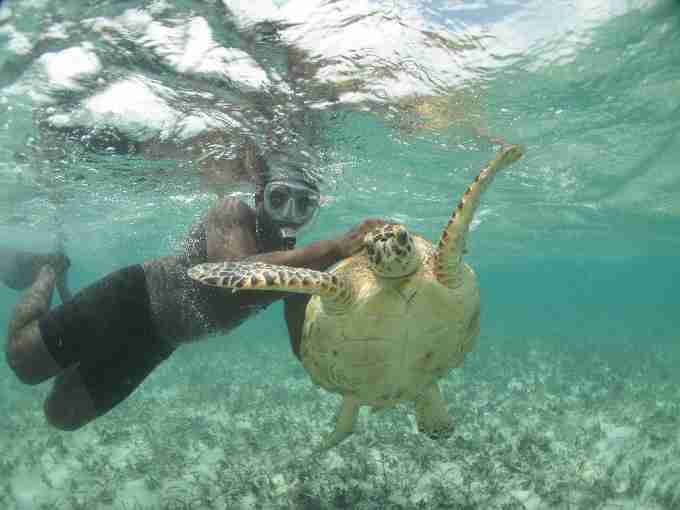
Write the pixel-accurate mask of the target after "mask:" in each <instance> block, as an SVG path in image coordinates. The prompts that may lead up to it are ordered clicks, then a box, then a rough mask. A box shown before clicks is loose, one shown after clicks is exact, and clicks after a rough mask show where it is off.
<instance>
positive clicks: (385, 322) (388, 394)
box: [300, 236, 479, 407]
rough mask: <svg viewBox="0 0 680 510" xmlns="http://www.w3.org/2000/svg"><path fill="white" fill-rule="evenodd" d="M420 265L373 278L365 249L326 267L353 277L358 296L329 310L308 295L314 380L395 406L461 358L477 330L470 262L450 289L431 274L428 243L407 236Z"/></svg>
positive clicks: (306, 348)
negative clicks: (345, 305)
mask: <svg viewBox="0 0 680 510" xmlns="http://www.w3.org/2000/svg"><path fill="white" fill-rule="evenodd" d="M413 237H414V240H415V244H416V249H417V251H418V254H419V256H420V257H421V260H422V261H423V263H422V265H421V267H420V269H419V270H418V271H417V272H416V273H414V274H412V275H409V276H407V277H404V278H394V279H385V278H378V277H376V276H375V275H374V274H373V272H372V271H371V270H370V268H369V264H368V259H367V257H366V256H365V255H363V253H359V254H356V255H354V256H352V257H350V258H348V259H346V260H344V261H342V262H340V263H339V264H338V265H336V266H335V267H333V268H332V269H331V270H330V272H332V273H335V274H339V275H344V276H346V277H349V278H351V280H352V282H353V284H354V285H355V288H356V290H357V300H356V302H355V303H354V304H353V305H352V307H351V308H349V309H347V310H343V312H342V313H339V314H338V313H337V312H336V313H330V312H329V311H327V310H326V309H325V308H324V304H323V301H322V300H321V299H320V298H319V297H318V296H315V297H313V298H312V299H311V300H310V302H309V304H308V305H307V310H306V316H305V324H304V327H303V333H302V341H301V346H300V353H301V358H302V363H303V365H304V367H305V369H306V370H307V372H309V374H310V376H311V378H312V380H313V381H314V382H315V383H316V384H318V385H320V386H322V387H323V388H325V389H326V390H328V391H331V392H334V393H338V394H341V395H352V396H353V397H355V398H357V399H359V401H360V402H361V403H362V404H366V405H371V406H375V407H386V406H391V405H394V404H396V403H398V402H400V401H402V400H412V399H414V398H416V397H417V396H418V395H419V394H420V393H421V392H422V391H423V390H424V389H425V388H426V387H427V386H429V385H430V384H432V383H433V382H434V381H436V380H437V379H439V378H441V377H442V376H444V375H446V373H447V372H448V370H449V369H450V368H455V367H458V366H460V365H461V364H462V363H463V360H464V357H465V354H466V353H467V352H469V351H471V350H472V348H473V347H474V341H475V339H476V337H477V334H478V332H479V291H478V287H477V279H476V276H475V274H474V272H473V271H472V269H470V268H469V267H468V266H465V268H464V277H463V284H462V285H461V286H460V287H458V288H456V289H450V288H447V287H445V286H444V285H442V284H441V283H439V281H438V280H437V278H436V276H435V273H434V270H433V269H434V255H435V250H434V248H433V246H432V245H431V244H430V243H429V242H428V241H427V240H425V239H423V238H421V237H418V236H413Z"/></svg>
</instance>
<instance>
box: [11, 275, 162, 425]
mask: <svg viewBox="0 0 680 510" xmlns="http://www.w3.org/2000/svg"><path fill="white" fill-rule="evenodd" d="M56 279H57V277H56V274H55V272H54V271H53V270H51V268H46V269H44V270H41V271H40V273H39V276H38V279H37V280H36V283H35V284H34V285H33V286H32V287H31V288H30V289H29V290H28V292H27V293H26V295H25V296H24V299H23V300H22V302H21V303H20V304H19V306H18V307H17V313H16V314H15V317H14V318H13V320H12V323H11V326H10V335H9V340H8V343H7V357H8V361H9V362H10V366H11V367H12V368H13V369H14V370H15V372H16V373H17V375H18V376H19V378H20V379H21V380H22V381H24V382H27V383H32V384H33V383H38V382H41V381H44V380H45V379H47V378H49V377H51V376H54V375H56V374H59V375H58V376H57V378H56V380H55V385H54V388H53V390H52V393H51V394H50V396H49V397H48V399H47V401H46V403H45V412H46V415H47V419H48V421H49V422H50V423H51V424H52V425H54V426H56V427H58V428H61V429H64V430H74V429H77V428H79V427H81V426H82V425H84V424H86V423H88V422H89V421H91V420H92V419H94V418H96V417H97V416H101V415H102V414H104V413H106V412H107V411H109V410H110V409H111V408H113V407H114V406H115V405H116V404H118V403H119V402H121V401H122V400H124V399H125V398H126V397H127V396H128V395H130V393H132V391H133V390H134V389H135V388H136V387H137V386H139V384H140V383H141V382H142V380H144V378H145V377H146V376H147V375H148V374H150V373H151V371H152V370H153V368H155V367H156V366H157V365H158V364H159V363H160V362H161V361H163V360H164V359H166V358H167V357H168V356H169V355H170V354H171V353H172V351H173V350H174V348H173V347H172V346H170V345H168V344H167V343H166V342H165V341H163V340H162V339H161V338H160V337H159V335H158V334H157V331H156V328H155V326H154V324H153V322H152V318H151V309H150V300H149V294H148V291H147V288H146V278H145V272H144V269H143V268H142V267H141V266H139V265H136V266H130V267H127V268H123V269H120V270H118V271H116V272H114V273H111V274H109V275H107V276H106V277H104V278H102V279H100V280H98V281H97V282H95V283H93V284H92V285H90V286H88V287H86V288H84V289H83V290H81V291H80V292H78V293H77V294H76V295H75V296H74V297H73V299H72V300H70V301H68V302H67V303H64V304H62V305H60V306H58V307H56V308H54V309H52V310H49V311H48V307H49V301H50V297H51V294H52V292H53V291H54V286H55V283H56ZM64 369H66V370H64ZM62 371H63V372H62Z"/></svg>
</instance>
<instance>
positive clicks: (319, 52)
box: [0, 0, 680, 509]
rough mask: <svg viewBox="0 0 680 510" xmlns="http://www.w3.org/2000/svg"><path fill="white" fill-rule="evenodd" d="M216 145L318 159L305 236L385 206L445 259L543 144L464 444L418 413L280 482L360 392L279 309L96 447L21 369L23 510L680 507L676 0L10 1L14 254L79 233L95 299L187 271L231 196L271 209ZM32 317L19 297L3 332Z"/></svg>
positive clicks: (18, 456)
mask: <svg viewBox="0 0 680 510" xmlns="http://www.w3.org/2000/svg"><path fill="white" fill-rule="evenodd" d="M301 112H302V113H301ZM210 129H217V130H221V131H223V132H229V133H237V134H238V133H241V134H243V133H245V134H247V135H248V136H250V137H252V138H253V139H255V140H256V141H257V142H258V143H259V144H260V146H261V148H262V150H263V151H264V153H265V154H273V153H274V152H275V151H277V150H282V151H286V152H289V153H291V154H300V151H302V150H305V151H308V152H309V153H310V154H311V156H310V158H311V159H310V160H309V161H313V162H314V163H313V165H312V166H313V169H314V174H315V176H316V178H317V179H318V180H319V182H320V183H321V188H322V194H323V196H324V207H323V208H322V211H321V215H320V218H319V220H318V222H317V224H316V227H315V229H314V230H313V231H312V232H310V233H309V234H308V235H307V236H306V237H305V238H304V239H302V241H303V242H305V243H306V242H311V241H314V240H318V239H323V238H331V237H336V236H339V235H341V234H343V233H344V232H345V231H346V230H347V229H349V228H350V227H351V226H353V225H355V224H357V223H358V222H360V221H361V220H363V219H364V218H366V217H383V218H390V219H393V220H396V221H400V222H404V223H406V224H407V225H409V227H411V228H412V229H413V230H415V231H418V232H419V233H421V234H422V235H424V236H425V237H427V238H429V239H431V240H433V241H435V240H437V239H438V236H439V235H440V232H441V229H442V228H443V227H444V226H445V224H446V221H447V220H448V217H449V215H450V213H451V211H452V209H453V207H454V206H455V204H457V202H458V200H459V198H460V196H461V194H462V193H463V192H464V190H465V189H466V187H467V186H468V184H469V183H470V182H471V181H472V179H474V177H475V175H476V174H477V172H478V171H479V169H480V168H481V167H482V166H483V165H484V164H485V163H486V162H487V161H488V160H489V159H491V158H492V157H493V154H494V152H495V150H496V148H497V145H495V144H494V143H493V139H494V138H500V139H502V140H503V141H505V142H508V143H521V144H523V145H524V146H525V147H526V155H525V156H524V158H523V159H521V160H520V161H519V162H518V163H516V164H515V165H513V166H512V167H511V168H509V169H508V170H507V171H505V172H504V173H502V174H500V175H499V176H498V177H497V179H496V181H495V182H494V184H493V185H492V187H491V188H490V189H489V190H488V192H487V193H486V194H485V195H484V197H483V199H482V204H481V206H480V209H479V210H478V213H477V220H476V221H475V223H474V224H473V232H472V233H471V235H470V238H469V246H468V247H469V254H468V256H467V261H468V262H469V263H470V264H471V265H472V266H473V267H474V268H475V270H476V271H477V272H478V274H479V280H480V287H481V293H482V307H483V312H482V325H481V336H480V338H479V342H478V348H477V350H476V351H475V352H474V353H472V354H471V356H470V357H469V359H468V361H467V362H466V365H465V367H464V368H462V369H460V370H455V371H453V372H452V373H451V374H450V375H449V376H448V377H447V379H446V380H445V382H444V383H443V387H444V395H445V398H446V399H447V402H448V403H449V406H450V410H451V412H452V414H453V415H454V416H455V418H456V422H457V426H458V429H457V432H456V434H455V435H454V438H452V439H451V440H448V441H446V442H444V443H443V444H439V443H436V442H434V441H431V440H429V439H424V438H423V437H422V436H421V435H419V434H418V433H417V432H416V429H415V426H414V423H413V421H412V420H411V421H409V420H410V419H409V418H407V417H408V416H409V411H408V409H407V408H404V409H401V408H400V409H398V410H395V411H388V412H385V413H381V414H377V415H367V416H365V417H364V416H362V419H361V422H360V430H359V432H358V433H356V434H355V435H354V436H353V437H352V438H351V439H349V440H348V441H347V442H346V444H343V445H341V446H340V447H338V448H337V449H336V451H335V452H332V453H329V454H328V456H326V457H323V458H320V459H316V461H317V462H315V463H312V462H311V461H309V460H308V461H298V462H297V463H293V464H292V465H285V466H284V467H281V465H280V463H281V462H284V461H286V460H288V459H289V458H290V457H291V454H293V455H298V454H299V455H302V454H304V453H306V448H307V447H309V445H310V444H312V443H313V442H315V441H316V440H318V439H320V438H321V436H322V435H323V434H325V433H326V432H328V430H329V429H330V425H331V423H332V418H333V415H334V413H335V411H336V407H337V404H338V400H337V399H336V398H335V397H334V396H331V395H328V394H326V393H324V392H323V391H321V390H317V389H315V387H314V386H313V385H312V383H311V381H310V380H309V379H308V377H307V376H306V374H305V373H304V371H303V370H302V368H301V367H300V366H299V364H298V363H297V361H295V359H294V358H293V356H292V354H291V353H290V350H289V348H288V339H287V334H286V330H285V325H284V323H283V320H282V315H281V308H280V306H279V305H274V306H272V307H271V308H270V309H269V310H267V312H265V313H264V314H262V315H261V316H259V317H258V318H257V319H255V320H252V321H249V322H248V323H247V324H245V325H243V326H241V327H240V328H239V329H237V330H236V331H234V332H233V333H231V334H230V335H228V336H218V337H216V338H210V339H207V340H206V341H204V342H200V343H196V344H191V345H190V346H188V347H186V348H183V349H181V350H179V351H178V352H177V353H175V354H174V355H173V357H172V358H171V360H169V361H168V362H167V363H166V364H164V365H163V366H161V367H160V368H159V369H158V370H157V371H156V372H155V373H154V374H153V375H152V376H151V377H150V378H149V379H148V381H146V382H145V383H144V384H143V385H142V386H141V387H140V388H139V389H138V391H137V392H136V393H135V394H134V395H133V396H132V397H131V398H130V399H129V400H127V401H126V402H124V403H123V404H121V405H120V406H118V408H116V409H115V410H114V411H113V412H112V413H110V414H109V415H106V416H104V417H102V418H100V419H99V420H97V422H96V423H94V424H92V425H90V426H88V427H86V428H85V429H83V430H81V431H78V432H74V433H59V432H56V431H54V430H51V429H49V427H48V426H47V425H46V424H45V423H44V418H43V417H42V414H41V413H42V400H43V399H44V397H45V396H46V394H47V392H48V391H49V383H46V384H45V385H41V386H38V387H30V388H29V387H25V386H21V385H20V384H19V383H18V382H17V381H16V379H15V378H14V376H13V374H12V373H11V372H10V370H9V369H8V368H7V367H5V366H4V365H3V366H2V367H0V389H1V390H0V391H2V395H3V398H2V399H0V409H2V411H3V412H2V416H1V417H0V445H2V447H1V449H0V451H4V452H5V453H4V455H3V458H4V459H5V461H4V463H2V464H0V472H1V473H2V475H0V480H3V481H1V482H0V506H2V507H3V508H9V509H14V508H22V509H34V508H53V507H54V506H49V505H51V504H52V505H54V504H56V505H58V506H56V507H57V508H67V509H71V508H116V509H119V508H120V509H122V508H125V509H129V508H409V509H410V508H480V509H482V508H483V509H487V508H527V509H529V508H532V509H543V508H546V509H547V508H551V509H552V508H555V509H567V508H569V509H571V508H583V509H595V508H599V509H614V508H631V509H632V508H635V509H642V508H644V509H647V508H649V509H657V508H664V509H673V508H680V475H679V474H678V473H680V466H678V464H677V461H676V459H677V454H678V452H679V451H680V438H679V437H678V435H677V428H678V425H679V424H680V418H679V416H680V414H679V411H680V410H679V409H678V404H677V402H678V397H679V396H680V394H679V393H678V389H677V388H678V383H680V377H679V376H678V371H677V366H678V362H679V361H680V351H679V350H678V340H680V333H679V332H680V315H679V313H678V311H679V310H680V292H678V285H679V283H678V282H679V279H680V270H679V269H678V263H677V261H678V258H679V257H680V236H679V235H678V233H680V173H679V170H680V166H679V163H678V161H680V134H679V133H680V4H679V3H678V2H677V1H652V0H649V1H643V0H639V1H616V0H610V1H607V0H593V1H591V2H578V1H575V0H571V1H567V0H563V1H557V0H554V1H552V2H539V1H527V2H514V1H489V2H467V1H461V2H444V1H425V0H421V1H396V2H394V1H390V2H380V1H366V2H344V1H339V2H330V1H326V2H324V1H311V0H304V1H302V0H299V1H296V0H291V1H289V2H270V1H266V0H261V1H253V2H248V3H243V2H238V1H232V0H224V2H223V3H220V2H198V1H194V2H191V1H185V2H163V1H162V0H157V1H149V2H105V1H91V2H51V1H49V0H33V1H25V0H24V1H15V2H11V1H7V0H5V1H4V2H3V3H2V7H0V245H2V246H10V247H14V248H20V249H30V250H36V251H47V250H50V249H52V248H53V247H54V246H55V243H56V242H57V239H63V243H64V247H65V250H66V252H67V253H68V255H69V256H70V257H71V259H72V262H73V266H72V269H71V285H72V287H73V288H74V290H75V289H78V288H81V287H83V286H85V285H87V284H89V283H92V282H93V281H95V280H96V279H97V278H99V277H101V276H103V275H105V274H106V273H108V272H110V271H113V270H115V269H116V268H119V267H122V266H124V265H127V264H132V263H137V262H140V261H143V260H147V259H150V258H154V257H158V256H162V255H165V254H168V253H172V252H173V251H174V250H176V249H177V248H178V246H179V245H180V243H181V241H182V239H183V237H184V235H186V233H187V231H188V230H189V228H190V227H191V225H192V223H193V222H194V221H196V220H197V219H198V218H199V217H200V216H201V214H202V213H203V212H204V211H205V210H206V209H207V208H208V207H209V206H210V205H211V204H212V203H213V202H214V201H215V197H216V195H215V191H219V192H220V193H227V194H228V193H234V192H239V193H243V194H244V195H243V196H245V197H247V196H248V193H249V191H250V188H248V187H247V186H243V185H241V184H234V183H229V184H228V185H227V184H224V183H222V184H219V185H217V184H215V182H214V181H210V178H209V177H206V176H205V175H201V174H200V173H199V172H198V171H197V165H196V164H195V162H194V161H193V160H192V158H191V157H189V156H187V154H186V153H184V152H182V150H183V149H176V148H177V147H179V148H184V147H186V146H187V144H190V143H191V140H192V136H198V135H200V134H201V133H205V132H207V131H209V130H210ZM229 140H230V141H229V142H228V143H224V144H222V146H221V149H220V150H222V151H223V152H224V154H225V159H228V158H229V157H230V155H233V154H234V151H236V150H238V147H239V143H240V140H241V139H240V138H239V137H238V136H234V137H233V138H231V139H229ZM160 143H162V144H164V145H163V147H162V149H158V150H157V149H154V147H157V144H160ZM131 146H132V147H134V150H129V147H131ZM17 299H18V293H17V292H15V291H13V290H11V289H8V288H6V287H0V325H1V327H2V328H6V327H7V325H8V323H9V318H10V315H11V311H12V307H13V304H14V303H15V302H16V300H17ZM411 414H412V413H411ZM3 430H4V431H5V432H6V433H5V432H3ZM160 438H164V439H160ZM192 473H194V474H193V475H192ZM93 479H95V480H96V482H95V481H93ZM41 505H47V506H41ZM79 505H80V506H79ZM135 505H136V506H135ZM182 505H184V506H182ZM466 505H467V506H466Z"/></svg>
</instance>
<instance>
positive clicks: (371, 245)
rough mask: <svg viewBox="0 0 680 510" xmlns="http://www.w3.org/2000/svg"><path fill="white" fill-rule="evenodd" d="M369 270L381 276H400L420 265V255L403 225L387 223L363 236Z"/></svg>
mask: <svg viewBox="0 0 680 510" xmlns="http://www.w3.org/2000/svg"><path fill="white" fill-rule="evenodd" d="M364 247H365V248H366V254H367V256H368V260H369V264H370V268H371V270H372V271H373V272H374V273H375V274H376V275H378V276H381V277H383V278H402V277H404V276H408V275H410V274H413V273H414V272H415V271H416V270H417V269H418V267H419V266H420V257H419V256H418V252H417V250H416V245H415V243H414V242H413V238H412V237H411V234H409V232H408V230H407V229H406V227H405V226H403V225H399V224H394V223H393V224H388V225H384V226H382V227H380V228H377V229H375V230H373V231H371V232H369V233H368V234H366V236H365V237H364Z"/></svg>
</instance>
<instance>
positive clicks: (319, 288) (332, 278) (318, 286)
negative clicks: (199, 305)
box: [188, 262, 354, 311]
mask: <svg viewBox="0 0 680 510" xmlns="http://www.w3.org/2000/svg"><path fill="white" fill-rule="evenodd" d="M188 274H189V276H190V277H191V278H193V279H194V280H197V281H199V282H201V283H203V284H205V285H211V286H213V287H222V288H227V289H232V290H233V291H234V292H236V291H239V290H264V291H267V290H268V291H283V292H297V293H299V294H311V295H316V296H320V297H321V299H322V301H323V302H324V305H326V306H327V308H328V309H329V310H336V311H342V310H345V309H346V308H347V307H349V306H350V305H351V304H352V303H353V302H354V289H353V287H352V282H351V281H350V280H349V279H347V278H343V277H342V276H340V275H334V274H331V273H325V272H323V271H314V270H312V269H303V268H298V267H289V266H280V265H275V264H266V263H264V262H220V263H206V264H199V265H197V266H193V267H191V268H190V269H189V271H188Z"/></svg>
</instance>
